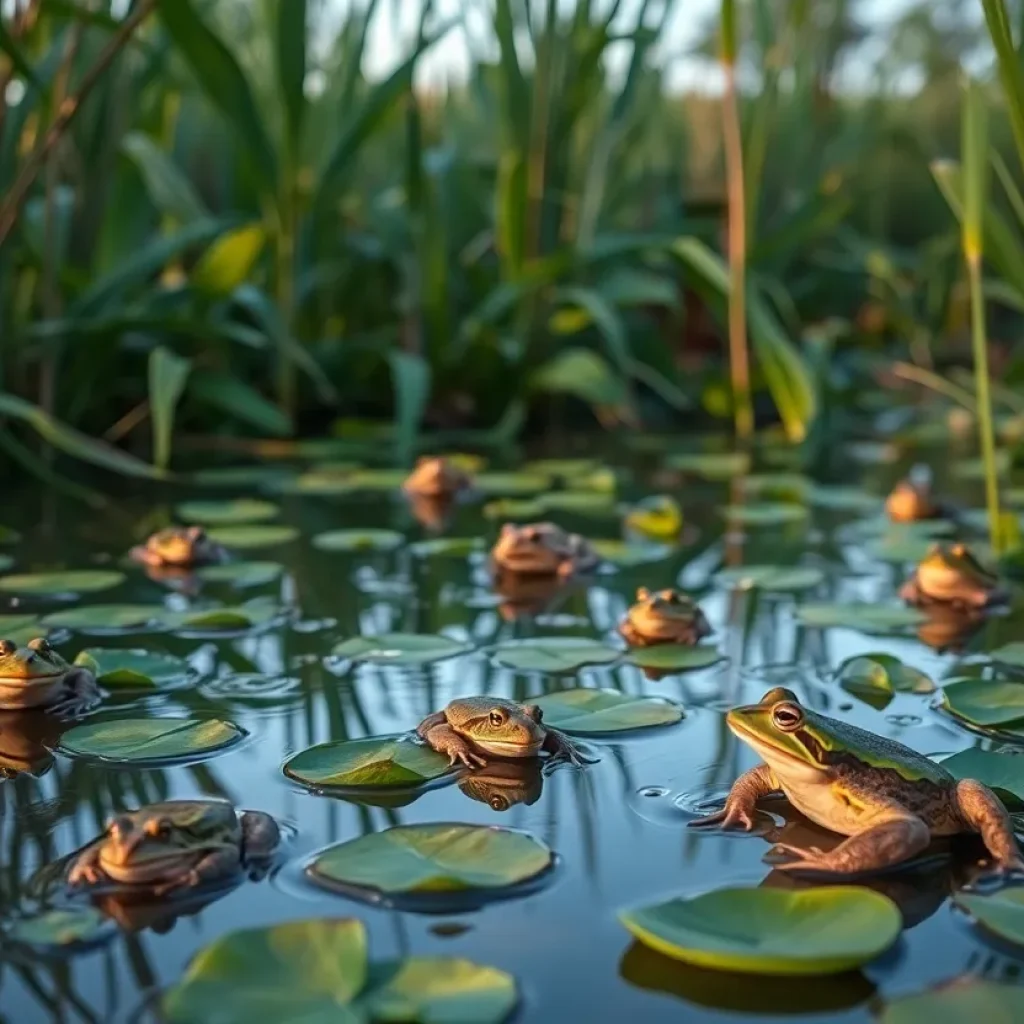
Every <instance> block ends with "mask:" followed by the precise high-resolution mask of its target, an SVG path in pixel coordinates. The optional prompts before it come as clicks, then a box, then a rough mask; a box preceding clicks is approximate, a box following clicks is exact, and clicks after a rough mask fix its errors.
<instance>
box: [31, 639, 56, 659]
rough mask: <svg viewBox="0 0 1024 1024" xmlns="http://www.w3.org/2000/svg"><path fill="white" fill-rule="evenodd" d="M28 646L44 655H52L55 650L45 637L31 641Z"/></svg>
mask: <svg viewBox="0 0 1024 1024" xmlns="http://www.w3.org/2000/svg"><path fill="white" fill-rule="evenodd" d="M28 645H29V647H30V648H31V649H32V650H33V651H38V652H39V653H40V654H43V655H46V654H50V653H52V651H53V648H52V647H51V646H50V642H49V641H48V640H47V639H46V638H45V637H37V638H36V639H35V640H29V642H28Z"/></svg>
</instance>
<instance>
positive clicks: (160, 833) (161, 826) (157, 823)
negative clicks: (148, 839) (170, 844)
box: [146, 818, 171, 839]
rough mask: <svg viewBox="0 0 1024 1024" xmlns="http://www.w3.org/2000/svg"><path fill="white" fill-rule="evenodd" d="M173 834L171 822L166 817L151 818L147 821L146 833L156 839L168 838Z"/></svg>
mask: <svg viewBox="0 0 1024 1024" xmlns="http://www.w3.org/2000/svg"><path fill="white" fill-rule="evenodd" d="M170 834H171V823H170V822H169V821H168V820H167V819H166V818H150V819H149V821H147V822H146V835H147V836H153V838H154V839H167V838H168V837H169V836H170Z"/></svg>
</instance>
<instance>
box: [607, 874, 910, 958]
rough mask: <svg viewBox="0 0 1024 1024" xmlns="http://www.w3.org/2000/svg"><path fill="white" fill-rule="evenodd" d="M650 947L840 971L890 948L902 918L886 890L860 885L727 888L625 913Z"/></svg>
mask: <svg viewBox="0 0 1024 1024" xmlns="http://www.w3.org/2000/svg"><path fill="white" fill-rule="evenodd" d="M619 919H620V920H621V921H622V923H623V924H624V925H625V926H626V928H628V929H629V931H630V932H631V933H632V934H633V935H634V936H635V937H636V938H638V939H639V940H640V941H641V942H643V943H644V944H645V945H648V946H650V947H651V948H652V949H656V950H657V951H658V952H659V953H664V954H665V955H666V956H671V957H675V958H676V959H677V960H684V961H686V962H688V963H692V964H697V965H699V966H701V967H715V968H719V969H723V970H730V971H750V972H756V973H759V974H833V973H838V972H840V971H846V970H850V969H852V968H854V967H858V966H859V965H860V964H863V963H867V961H869V960H873V959H874V958H875V957H876V956H878V955H879V954H881V953H883V952H885V950H887V949H888V948H889V947H890V946H891V945H892V944H893V943H894V942H895V941H896V939H897V938H898V937H899V934H900V930H901V928H902V919H901V917H900V912H899V910H898V909H897V907H896V904H895V903H893V902H892V900H890V899H889V898H888V897H887V896H882V895H881V894H880V893H877V892H873V891H872V890H870V889H865V888H860V887H857V886H838V885H837V886H828V887H823V888H816V889H797V890H788V889H748V888H740V887H736V888H727V889H718V890H715V891H714V892H707V893H702V894H701V895H699V896H691V897H681V898H679V899H674V900H668V901H667V902H665V903H656V904H653V905H652V906H648V907H642V908H640V909H639V910H633V911H628V912H626V913H623V914H620V916H619Z"/></svg>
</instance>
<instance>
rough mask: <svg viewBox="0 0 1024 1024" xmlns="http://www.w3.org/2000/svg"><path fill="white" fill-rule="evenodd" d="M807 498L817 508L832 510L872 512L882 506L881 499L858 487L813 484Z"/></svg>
mask: <svg viewBox="0 0 1024 1024" xmlns="http://www.w3.org/2000/svg"><path fill="white" fill-rule="evenodd" d="M807 500H808V501H810V503H811V504H812V505H816V506H817V507H818V508H824V509H829V510H830V511H833V512H872V511H874V510H875V509H878V508H880V507H881V506H882V499H881V498H879V497H878V496H877V495H874V494H868V492H867V491H862V490H861V489H860V488H859V487H844V486H842V485H838V484H837V485H835V486H826V485H822V484H814V485H813V486H812V487H811V489H810V490H809V491H808V492H807Z"/></svg>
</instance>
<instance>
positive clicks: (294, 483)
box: [277, 470, 390, 497]
mask: <svg viewBox="0 0 1024 1024" xmlns="http://www.w3.org/2000/svg"><path fill="white" fill-rule="evenodd" d="M353 476H354V474H352V473H338V472H334V471H326V472H325V471H323V470H310V471H309V472H308V473H300V474H299V475H298V476H296V477H292V478H291V479H287V480H282V481H281V483H280V486H279V487H278V488H277V490H278V491H279V492H280V493H282V494H306V495H311V496H314V497H330V496H332V495H344V494H355V493H356V492H357V491H358V490H359V488H358V487H357V486H355V485H354V483H353ZM388 489H390V488H388Z"/></svg>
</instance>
